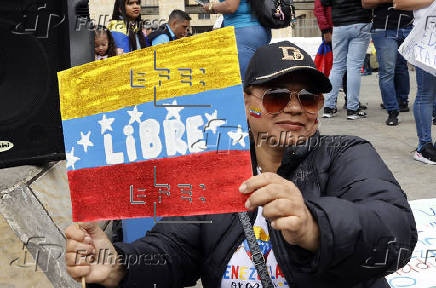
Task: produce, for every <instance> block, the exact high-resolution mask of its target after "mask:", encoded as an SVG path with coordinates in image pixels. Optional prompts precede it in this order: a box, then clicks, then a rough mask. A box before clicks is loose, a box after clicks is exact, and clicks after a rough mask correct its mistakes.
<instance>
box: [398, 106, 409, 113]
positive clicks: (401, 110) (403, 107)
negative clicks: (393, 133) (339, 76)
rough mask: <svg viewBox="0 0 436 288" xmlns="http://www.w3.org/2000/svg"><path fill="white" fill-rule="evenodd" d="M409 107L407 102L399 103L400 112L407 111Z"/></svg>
mask: <svg viewBox="0 0 436 288" xmlns="http://www.w3.org/2000/svg"><path fill="white" fill-rule="evenodd" d="M409 111H410V108H409V105H407V104H400V112H409Z"/></svg>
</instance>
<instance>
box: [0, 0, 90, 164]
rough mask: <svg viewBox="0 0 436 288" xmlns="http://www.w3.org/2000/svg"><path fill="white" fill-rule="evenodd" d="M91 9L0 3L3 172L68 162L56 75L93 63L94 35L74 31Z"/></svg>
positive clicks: (57, 2) (35, 0) (30, 0)
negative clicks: (13, 168) (25, 166)
mask: <svg viewBox="0 0 436 288" xmlns="http://www.w3.org/2000/svg"><path fill="white" fill-rule="evenodd" d="M87 7H88V2H87V1H72V0H68V1H67V0H62V1H61V0H45V1H41V0H27V1H26V0H23V1H20V0H0V168H4V167H10V166H19V165H25V164H34V165H38V164H42V163H44V162H48V161H54V160H61V159H65V150H64V141H63V135H62V124H61V118H60V113H59V90H58V82H57V74H56V73H57V72H58V71H62V70H65V69H68V68H70V67H72V66H75V65H81V64H84V63H86V62H90V61H92V60H93V58H94V49H93V45H94V39H93V33H92V31H91V30H90V29H88V28H87V27H83V26H81V28H82V29H76V28H77V25H76V24H77V23H78V21H81V20H83V18H87V19H89V10H88V8H87ZM82 22H83V21H82Z"/></svg>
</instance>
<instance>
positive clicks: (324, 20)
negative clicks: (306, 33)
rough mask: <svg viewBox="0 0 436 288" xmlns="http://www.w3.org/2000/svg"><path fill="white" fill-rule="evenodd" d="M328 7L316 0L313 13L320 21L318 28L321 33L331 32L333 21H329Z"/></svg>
mask: <svg viewBox="0 0 436 288" xmlns="http://www.w3.org/2000/svg"><path fill="white" fill-rule="evenodd" d="M328 9H329V8H328V7H324V6H323V5H322V3H321V0H315V6H314V9H313V13H314V14H315V17H316V19H317V20H318V27H319V29H320V30H321V32H323V33H326V32H331V31H332V28H333V27H332V26H331V24H330V23H331V20H330V19H328V17H329V13H328Z"/></svg>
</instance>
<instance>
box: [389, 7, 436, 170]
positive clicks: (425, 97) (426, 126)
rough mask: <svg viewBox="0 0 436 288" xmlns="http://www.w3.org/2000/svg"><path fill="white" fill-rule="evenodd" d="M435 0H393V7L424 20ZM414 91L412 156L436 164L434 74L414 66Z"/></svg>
mask: <svg viewBox="0 0 436 288" xmlns="http://www.w3.org/2000/svg"><path fill="white" fill-rule="evenodd" d="M434 1H435V0H394V1H393V3H394V8H396V9H404V10H413V15H414V17H415V23H416V22H418V21H426V19H423V18H424V16H425V9H426V8H427V7H429V6H430V5H432V4H433V2H434ZM416 83H417V85H418V91H417V93H416V98H415V104H414V107H413V115H414V116H415V120H416V132H417V134H418V140H419V142H418V147H417V149H416V152H415V155H414V156H413V158H414V159H415V160H417V161H420V162H423V163H425V164H431V165H436V148H435V145H434V144H433V139H432V137H431V124H432V123H431V122H432V114H433V111H434V105H435V101H436V76H434V75H433V74H430V73H428V72H426V71H424V70H423V69H421V68H420V67H418V66H416ZM435 144H436V143H435Z"/></svg>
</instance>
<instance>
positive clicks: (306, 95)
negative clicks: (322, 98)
mask: <svg viewBox="0 0 436 288" xmlns="http://www.w3.org/2000/svg"><path fill="white" fill-rule="evenodd" d="M298 97H299V99H300V103H301V106H303V107H304V109H306V111H307V112H316V111H317V110H318V101H319V95H315V94H312V93H310V92H308V91H306V90H302V91H301V92H300V93H299V94H298Z"/></svg>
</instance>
